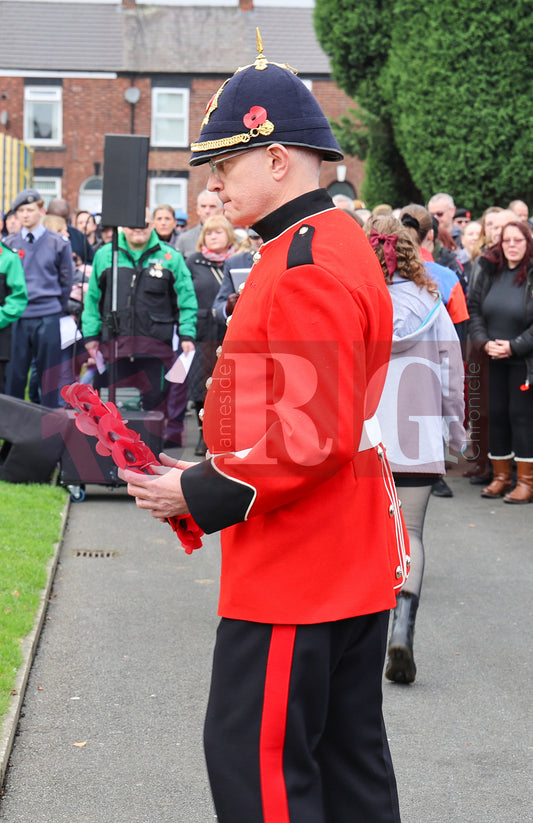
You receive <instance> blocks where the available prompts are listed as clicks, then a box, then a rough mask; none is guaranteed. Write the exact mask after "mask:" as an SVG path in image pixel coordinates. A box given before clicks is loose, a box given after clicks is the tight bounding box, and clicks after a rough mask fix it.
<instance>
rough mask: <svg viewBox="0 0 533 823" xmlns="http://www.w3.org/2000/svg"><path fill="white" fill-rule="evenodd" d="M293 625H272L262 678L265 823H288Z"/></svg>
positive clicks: (262, 783)
mask: <svg viewBox="0 0 533 823" xmlns="http://www.w3.org/2000/svg"><path fill="white" fill-rule="evenodd" d="M295 637H296V626H273V627H272V636H271V639H270V648H269V652H268V660H267V669H266V677H265V696H264V702H263V716H262V719H261V735H260V738H259V769H260V774H261V796H262V801H263V817H264V823H290V820H289V805H288V802H287V789H286V786H285V776H284V774H283V747H284V744H285V729H286V726H287V703H288V699H289V683H290V678H291V668H292V657H293V651H294V639H295Z"/></svg>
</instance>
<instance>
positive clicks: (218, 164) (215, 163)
mask: <svg viewBox="0 0 533 823" xmlns="http://www.w3.org/2000/svg"><path fill="white" fill-rule="evenodd" d="M255 148H258V147H256V146H254V147H253V148H250V149H239V150H238V151H232V152H230V154H226V155H224V157H220V158H219V159H218V160H209V168H210V169H211V171H212V172H213V174H214V175H215V177H216V178H217V180H220V175H221V174H224V163H225V162H226V160H230V159H231V158H232V157H237V155H239V154H245V153H246V152H248V151H253V149H255Z"/></svg>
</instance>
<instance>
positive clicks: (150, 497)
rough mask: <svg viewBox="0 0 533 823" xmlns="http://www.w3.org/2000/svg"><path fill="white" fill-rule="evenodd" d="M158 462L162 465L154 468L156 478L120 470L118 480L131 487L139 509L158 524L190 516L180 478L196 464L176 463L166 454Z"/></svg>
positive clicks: (129, 489)
mask: <svg viewBox="0 0 533 823" xmlns="http://www.w3.org/2000/svg"><path fill="white" fill-rule="evenodd" d="M159 459H160V460H161V463H162V464H163V465H161V466H154V467H153V471H154V472H156V473H155V474H141V473H140V472H135V471H131V470H130V469H119V472H118V474H119V477H121V478H122V480H125V481H126V483H127V484H128V494H130V495H131V496H132V497H134V498H135V502H136V504H137V506H138V507H139V508H140V509H148V511H149V512H150V514H151V515H152V517H155V518H156V520H162V521H166V520H167V519H168V518H169V517H176V516H179V515H183V514H189V509H188V507H187V503H186V501H185V498H184V496H183V493H182V491H181V475H182V474H183V472H184V471H185V469H188V468H189V467H190V466H194V465H195V464H194V463H187V462H185V461H184V460H174V459H172V458H171V457H168V456H167V455H166V454H161V455H160V456H159Z"/></svg>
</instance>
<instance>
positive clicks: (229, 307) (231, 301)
mask: <svg viewBox="0 0 533 823" xmlns="http://www.w3.org/2000/svg"><path fill="white" fill-rule="evenodd" d="M238 299H239V295H238V294H230V295H229V297H228V299H227V301H226V314H227V316H228V317H229V316H230V315H231V314H233V309H234V308H235V305H236V303H237V300H238Z"/></svg>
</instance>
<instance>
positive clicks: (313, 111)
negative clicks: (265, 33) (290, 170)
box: [189, 30, 343, 166]
mask: <svg viewBox="0 0 533 823" xmlns="http://www.w3.org/2000/svg"><path fill="white" fill-rule="evenodd" d="M257 51H258V56H257V58H256V60H255V63H254V64H253V65H251V66H245V67H244V68H240V69H237V71H236V72H235V74H234V75H233V77H230V78H229V79H228V80H226V81H225V83H223V84H222V86H221V87H220V88H219V90H218V91H217V93H216V94H215V95H214V96H213V97H212V98H211V100H210V101H209V105H208V106H207V110H206V113H205V117H204V119H203V122H202V130H201V133H200V137H199V138H198V140H197V142H196V143H193V144H192V145H191V151H192V155H191V159H190V161H189V163H190V165H191V166H200V165H202V164H203V163H207V162H208V161H209V160H211V158H213V157H217V156H218V155H222V154H227V153H228V152H229V151H231V152H234V151H239V149H250V148H254V147H255V146H269V145H271V144H272V143H281V144H282V145H284V146H300V147H303V148H308V149H315V150H316V151H318V152H319V153H321V154H322V157H323V159H324V160H332V161H338V160H342V158H343V154H342V151H341V149H340V147H339V145H338V143H337V141H336V140H335V137H334V136H333V132H332V131H331V127H330V125H329V123H328V121H327V119H326V117H325V115H324V112H323V111H322V109H321V108H320V106H319V105H318V103H317V101H316V100H315V98H314V97H313V95H312V94H311V92H310V91H309V89H308V88H307V87H306V86H305V84H304V83H302V81H301V80H300V79H299V78H298V77H297V76H296V71H295V70H294V69H292V68H291V67H290V66H288V65H287V64H283V65H280V64H279V63H269V62H268V61H267V60H266V58H265V57H264V56H263V44H262V42H261V35H260V34H259V30H258V31H257Z"/></svg>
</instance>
